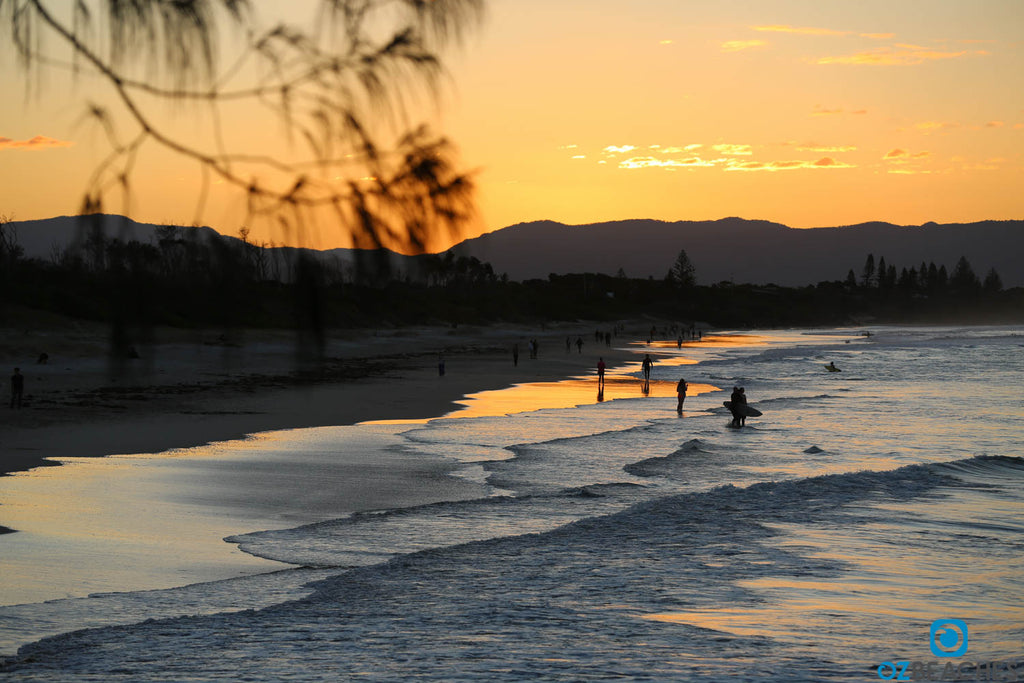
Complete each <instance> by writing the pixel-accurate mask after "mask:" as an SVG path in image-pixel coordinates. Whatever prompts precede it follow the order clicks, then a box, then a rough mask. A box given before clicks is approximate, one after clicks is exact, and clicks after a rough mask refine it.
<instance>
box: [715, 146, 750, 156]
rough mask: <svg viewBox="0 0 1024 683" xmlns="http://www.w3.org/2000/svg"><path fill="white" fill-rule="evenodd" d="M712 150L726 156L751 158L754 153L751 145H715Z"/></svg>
mask: <svg viewBox="0 0 1024 683" xmlns="http://www.w3.org/2000/svg"><path fill="white" fill-rule="evenodd" d="M711 149H713V150H715V151H716V152H718V153H719V154H724V155H726V156H750V155H751V154H753V153H754V150H753V148H752V147H751V146H750V145H713V146H712V147H711Z"/></svg>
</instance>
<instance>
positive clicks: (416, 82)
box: [0, 0, 483, 249]
mask: <svg viewBox="0 0 1024 683" xmlns="http://www.w3.org/2000/svg"><path fill="white" fill-rule="evenodd" d="M262 6H263V7H265V6H266V5H262ZM256 8H257V5H256V4H255V3H252V2H250V0H131V1H129V0H74V1H73V2H72V3H70V7H69V6H68V4H67V3H63V2H47V1H45V0H0V22H2V24H3V25H6V28H7V29H8V30H9V34H10V45H12V46H13V48H14V49H15V51H16V53H17V55H18V57H19V60H20V65H21V67H22V68H23V69H24V70H25V71H26V72H32V71H33V70H35V69H41V68H59V67H62V66H63V67H65V68H68V69H71V70H73V71H74V72H75V73H76V74H78V75H82V74H89V75H91V76H95V77H98V78H99V79H100V80H101V81H103V82H105V83H106V84H108V85H109V86H110V87H111V88H112V90H113V92H114V94H115V95H116V100H115V101H116V103H117V107H118V108H119V109H120V111H112V110H108V108H107V107H105V106H101V105H99V104H92V103H90V104H88V105H87V109H88V113H89V115H90V116H91V117H92V118H93V119H94V120H95V121H96V122H97V123H98V124H99V125H100V127H101V128H102V129H103V130H104V131H105V133H106V136H107V139H108V141H109V143H110V149H111V151H110V154H109V156H108V157H107V158H106V159H105V160H103V161H102V162H101V163H100V164H99V165H98V166H97V167H96V169H95V172H94V174H93V176H92V178H90V179H89V181H88V183H87V186H86V190H85V193H84V198H83V201H82V211H83V213H95V212H99V211H102V210H103V207H104V200H105V199H106V198H107V197H108V196H109V195H110V193H112V192H114V191H118V192H121V193H123V195H124V197H125V198H126V200H125V201H126V206H127V202H128V201H129V200H130V197H131V196H132V176H133V171H134V169H135V163H136V159H137V157H138V155H139V153H140V150H142V149H143V148H144V147H145V146H147V145H155V146H158V147H162V148H164V149H166V150H170V151H171V152H173V153H175V154H177V155H179V156H180V157H183V158H186V159H190V160H192V161H194V162H196V164H197V165H198V167H199V168H200V169H201V175H202V178H203V190H202V192H201V193H200V197H199V198H198V200H197V206H196V216H197V218H198V217H199V216H201V215H202V211H203V208H204V202H205V201H206V196H207V193H208V192H209V187H210V185H211V183H213V182H215V181H216V182H221V183H224V184H226V185H228V186H230V187H233V188H234V189H235V191H236V192H237V193H239V195H240V196H242V197H244V198H245V202H246V206H247V207H248V213H249V214H250V216H272V217H273V218H274V219H275V220H277V221H278V222H279V223H280V225H281V226H282V227H284V228H285V229H286V230H299V229H301V228H302V226H303V225H305V224H307V223H308V222H310V221H312V220H314V218H315V217H316V216H317V215H320V213H321V211H322V210H324V209H327V210H329V211H330V212H332V214H333V215H334V216H335V217H336V218H337V220H338V222H339V227H340V229H342V230H346V231H348V232H349V233H350V234H351V235H352V236H353V239H354V240H355V242H356V243H357V244H359V245H361V246H378V245H381V244H388V245H390V246H393V247H398V248H406V249H419V248H422V247H423V245H424V244H426V242H427V240H428V238H429V237H431V236H433V235H436V234H437V233H439V232H441V233H443V232H446V231H447V232H451V233H454V232H455V231H457V230H458V229H459V227H460V226H461V224H462V223H463V221H464V220H465V219H466V218H467V217H468V215H469V212H470V210H471V207H472V204H471V201H470V199H471V191H472V183H471V181H470V178H469V177H468V176H467V174H465V173H462V172H460V171H459V170H458V169H457V168H456V165H455V163H454V161H453V149H452V147H451V145H450V144H449V143H448V142H447V141H446V140H444V139H443V138H441V137H439V136H437V135H435V134H433V133H432V132H431V131H429V129H428V128H427V127H426V126H424V125H422V124H417V123H414V122H413V121H412V120H411V115H410V112H411V110H412V108H413V106H414V105H416V104H419V103H421V102H422V101H423V98H424V96H425V95H430V94H432V93H435V92H436V90H437V86H438V84H439V82H440V78H441V76H442V75H443V73H444V70H443V66H442V62H441V58H440V52H441V51H442V50H443V49H444V48H445V47H446V46H447V45H448V44H450V43H451V42H453V41H458V40H459V39H461V38H462V37H463V36H464V34H465V33H466V32H467V31H468V30H470V29H471V28H473V27H474V25H475V24H476V23H478V21H479V20H480V19H481V17H482V13H483V0H433V1H431V0H319V3H318V16H317V18H316V21H315V22H314V25H313V27H311V28H308V29H303V28H298V27H296V26H292V25H289V24H286V23H280V24H277V25H274V26H271V27H270V28H267V29H261V27H260V25H259V22H258V20H257V18H256V12H255V10H256ZM97 25H98V26H97ZM44 37H46V38H50V39H52V38H53V37H55V38H56V39H57V40H58V41H59V42H60V43H61V44H62V46H63V47H66V48H67V49H68V50H70V53H71V55H72V58H71V61H70V62H67V63H62V62H60V61H59V60H58V59H57V57H56V56H55V54H57V53H59V52H60V50H56V51H55V50H54V49H53V48H49V47H47V48H44V46H43V45H44V44H43V39H44ZM225 42H226V43H228V44H229V45H230V46H232V47H234V46H240V47H234V49H233V50H232V52H233V53H235V54H234V59H233V60H232V61H231V63H230V65H229V66H228V67H222V66H221V58H220V52H219V50H220V48H221V46H222V45H223V44H224V43H225ZM239 103H244V105H245V108H243V109H239V108H238V105H239ZM183 104H184V105H189V104H191V105H201V106H203V107H205V108H206V109H207V110H208V112H209V114H210V117H211V119H212V120H213V121H214V122H215V129H216V130H215V135H214V138H215V142H214V143H212V144H207V143H195V142H193V141H192V140H188V139H182V138H181V137H179V136H176V135H175V134H174V133H173V132H172V131H171V130H169V129H168V128H167V127H166V126H165V125H163V124H162V123H161V122H162V120H163V119H161V118H160V114H161V113H162V112H161V111H160V110H161V108H163V109H167V105H177V106H181V105H183ZM229 104H230V105H231V110H230V111H228V106H227V105H229ZM257 107H258V108H261V109H263V110H266V111H268V112H270V113H272V114H274V115H275V116H276V117H277V118H278V119H279V120H280V121H282V122H283V123H284V124H285V129H286V131H287V133H288V136H289V139H290V140H291V141H292V143H293V145H294V147H296V148H298V150H301V151H298V152H297V158H287V159H282V158H277V157H275V156H270V155H267V154H264V153H262V151H261V149H260V148H261V146H262V145H261V144H260V141H258V140H256V141H253V143H252V145H251V146H248V147H247V146H244V145H243V146H242V147H241V148H238V147H232V146H231V145H234V144H237V143H234V142H233V143H228V142H226V136H225V135H224V132H225V130H230V129H231V127H232V126H233V125H234V124H235V123H236V119H237V117H238V116H240V115H241V116H247V115H248V114H249V113H251V111H252V110H253V108H257ZM240 111H241V112H242V113H241V114H239V112H240ZM115 114H116V116H115ZM123 115H127V117H128V119H129V120H130V122H131V128H132V129H133V130H132V131H130V132H129V134H128V135H124V133H123V132H122V131H120V130H119V129H118V126H117V125H116V124H115V120H122V119H123ZM121 125H122V126H124V124H121ZM288 236H290V237H294V234H293V235H288Z"/></svg>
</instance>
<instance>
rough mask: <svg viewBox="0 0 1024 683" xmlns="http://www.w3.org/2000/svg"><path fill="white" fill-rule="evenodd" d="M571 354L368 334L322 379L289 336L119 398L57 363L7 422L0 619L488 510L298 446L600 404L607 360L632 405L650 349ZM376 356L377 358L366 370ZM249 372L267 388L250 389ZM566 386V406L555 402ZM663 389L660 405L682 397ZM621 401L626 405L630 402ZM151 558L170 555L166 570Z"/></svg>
mask: <svg viewBox="0 0 1024 683" xmlns="http://www.w3.org/2000/svg"><path fill="white" fill-rule="evenodd" d="M586 327H587V325H586V324H585V323H581V324H580V325H574V326H572V329H574V330H576V329H578V330H580V332H582V331H583V330H584V329H586ZM520 335H521V336H522V337H523V339H524V340H525V339H530V338H537V339H538V340H539V341H540V353H539V356H538V358H537V359H530V358H529V353H528V352H527V350H526V346H525V341H522V342H520V358H519V364H518V366H516V365H514V364H513V362H512V355H511V350H510V349H511V344H512V343H515V341H516V340H519V338H520ZM567 336H570V337H571V339H572V340H575V339H576V337H577V336H582V334H580V335H576V334H571V335H570V334H567V328H563V327H559V328H551V327H549V328H548V329H546V330H544V331H542V332H533V331H530V330H518V329H517V330H509V329H505V328H486V329H475V328H474V329H467V330H462V331H455V332H453V331H451V330H440V329H436V328H435V329H419V330H405V331H395V332H393V333H390V334H389V335H387V336H374V335H372V333H367V334H364V335H362V336H360V335H358V334H357V335H355V338H354V339H337V340H332V344H333V345H334V347H335V348H333V349H332V351H334V352H341V351H345V352H346V353H347V357H346V359H345V360H339V358H338V357H337V356H334V355H333V354H332V358H333V360H331V361H329V362H328V364H327V369H326V370H325V371H324V373H322V374H319V373H317V374H313V373H310V372H308V371H306V372H303V371H296V370H295V369H294V367H293V365H294V356H293V355H292V351H291V347H290V346H289V345H288V344H287V343H282V339H281V338H280V336H277V337H275V338H274V339H267V338H265V337H264V338H260V339H258V340H253V341H252V342H251V343H250V344H248V345H247V350H246V352H245V353H240V354H239V355H237V356H236V357H235V358H234V359H233V361H232V362H233V363H234V365H233V366H232V367H231V368H230V369H229V370H226V369H225V368H223V367H221V359H220V358H219V356H218V354H219V353H220V350H219V349H216V348H213V353H210V351H211V347H206V348H199V347H196V346H193V345H185V348H184V351H183V349H181V348H179V349H177V350H175V349H174V348H171V346H173V345H168V346H166V347H164V346H163V345H161V347H158V351H159V353H155V354H154V356H155V358H154V360H153V363H152V369H151V370H150V371H149V373H148V374H145V375H144V374H142V373H137V374H136V375H135V376H134V377H128V379H131V380H132V381H131V383H129V382H127V381H124V380H123V379H122V381H121V383H120V384H118V385H114V386H111V385H110V384H108V383H106V381H105V380H107V379H109V377H108V376H105V375H104V372H103V367H102V366H103V363H100V362H97V358H96V357H95V355H83V356H82V357H80V358H78V359H71V357H68V358H67V359H62V360H64V362H62V363H59V364H54V365H49V366H47V368H45V369H46V370H48V371H49V373H48V374H46V373H43V372H41V370H43V369H44V368H34V367H28V368H25V370H24V371H25V374H26V376H27V380H26V396H31V397H32V398H31V404H29V405H28V406H26V407H25V408H23V409H21V410H8V409H7V408H6V406H4V407H3V409H2V415H3V418H2V419H0V426H2V427H3V428H4V433H5V438H4V439H3V443H2V444H0V458H2V460H0V462H2V463H3V469H4V470H5V473H8V474H14V475H15V476H13V477H3V478H0V482H3V481H4V480H6V483H4V484H3V487H4V490H5V491H6V494H5V497H6V500H5V504H4V505H3V506H0V523H2V524H3V525H4V526H3V527H2V528H0V533H3V532H5V531H6V532H7V533H4V534H3V536H2V538H4V540H3V541H0V543H4V544H5V546H7V547H8V549H9V550H11V551H12V552H13V554H12V555H11V556H10V558H9V560H8V561H7V562H6V563H4V564H5V572H6V573H7V574H8V575H9V576H10V577H11V579H12V581H10V582H9V585H7V586H6V587H5V591H4V592H3V596H2V597H3V599H2V600H0V603H2V604H8V605H10V604H23V603H26V602H33V603H34V602H39V601H45V600H52V599H57V598H60V597H73V596H79V597H82V596H84V595H85V594H90V593H103V592H107V591H120V590H123V589H125V587H127V589H128V590H143V589H153V588H168V587H176V586H180V585H189V584H193V583H202V582H208V581H211V580H219V579H224V578H232V577H236V576H240V575H249V574H252V573H253V572H254V571H255V572H256V573H259V572H262V571H266V569H267V568H268V567H271V566H273V565H274V564H276V561H274V560H268V559H264V558H261V557H259V556H258V555H255V554H251V553H248V552H245V551H243V550H241V548H240V547H238V546H236V545H235V544H233V543H227V544H225V543H224V539H225V536H229V535H237V534H245V533H249V532H252V531H257V530H264V529H275V528H291V527H294V526H296V525H300V524H307V523H313V522H317V521H321V520H325V519H334V518H339V517H342V516H344V515H346V514H351V513H354V512H361V511H370V510H379V509H391V508H396V507H407V506H415V505H423V504H428V503H434V502H441V501H448V500H461V499H469V498H475V497H479V496H481V495H486V492H485V491H484V490H483V488H482V486H481V484H479V483H476V482H473V481H470V480H467V479H462V478H460V477H453V476H452V472H453V470H455V469H457V467H458V465H457V464H455V463H452V462H447V461H445V460H444V459H443V458H440V459H439V458H436V457H435V456H412V455H410V454H408V453H392V452H389V451H387V450H381V449H380V448H379V443H380V442H379V441H374V442H373V444H376V445H375V446H360V445H358V444H356V445H355V446H351V447H346V448H343V449H341V450H339V449H338V448H337V447H331V448H330V450H323V448H322V447H321V446H320V444H319V442H318V441H317V437H316V435H312V437H313V440H312V441H304V439H308V438H310V436H311V435H308V434H304V433H303V431H302V430H303V429H305V428H310V427H327V428H330V427H335V428H338V429H340V430H345V429H347V428H348V427H347V426H349V425H356V424H367V425H370V426H372V425H373V424H378V425H381V426H380V427H376V428H372V429H373V430H374V432H375V433H381V434H384V433H387V432H388V431H389V430H390V429H393V428H392V427H387V426H386V423H387V422H389V421H398V422H399V423H401V422H404V421H415V422H418V421H426V420H429V419H435V418H437V417H441V416H444V415H453V414H458V413H465V415H466V416H473V415H480V414H481V411H483V412H489V413H490V414H505V413H507V412H519V411H520V410H523V409H529V410H533V409H537V408H538V407H554V405H553V403H558V402H560V401H561V402H562V403H560V404H559V405H562V406H564V405H577V404H579V403H581V402H593V401H594V400H595V396H596V393H595V390H596V386H597V381H596V363H597V359H598V358H599V357H601V358H604V360H605V362H606V364H607V365H608V368H609V373H611V376H610V377H609V387H612V385H613V384H615V383H619V385H620V388H621V389H622V391H626V390H627V389H626V387H627V386H628V391H629V395H632V394H633V393H634V392H636V391H637V383H636V382H635V381H632V380H631V378H628V377H624V376H622V375H616V374H615V371H616V369H617V368H622V367H623V366H627V365H630V364H632V365H634V366H635V365H638V363H639V359H640V357H641V356H638V355H637V354H638V352H639V353H641V354H642V353H643V352H644V349H643V347H642V346H637V345H635V344H633V343H632V342H627V340H629V339H634V338H637V337H638V336H639V335H634V334H633V333H632V332H628V331H627V332H626V333H624V334H622V335H620V336H619V337H618V338H617V340H616V341H617V342H618V343H617V344H613V346H611V347H608V346H605V345H603V344H602V345H600V346H597V345H596V344H595V343H594V329H593V327H591V328H590V336H589V340H588V342H589V343H587V344H586V345H585V346H584V348H583V351H582V352H580V351H578V350H577V348H576V347H575V345H574V346H573V347H572V349H571V350H570V352H568V353H567V352H566V345H565V339H566V337H567ZM505 340H510V341H508V343H507V346H506V345H504V344H503V343H502V342H503V341H505ZM368 341H369V342H370V346H372V348H370V349H369V350H370V351H374V352H376V353H373V354H367V353H366V351H367V348H368V344H367V342H368ZM588 347H589V352H588ZM439 349H440V350H442V351H443V352H444V358H445V370H446V372H445V374H444V376H440V375H439V372H438V367H437V353H438V350H439ZM357 352H359V353H361V354H362V355H357ZM649 352H650V353H652V354H654V353H656V352H657V348H656V347H652V348H651V349H649ZM197 353H198V354H199V356H202V358H199V359H198V360H197V356H196V354H197ZM176 354H177V355H176ZM247 354H248V355H247ZM182 359H186V360H188V359H191V360H188V362H182ZM253 367H257V368H259V369H271V370H274V374H269V373H258V372H256V373H254V372H252V371H251V368H253ZM126 377H127V376H126ZM43 378H45V379H43ZM581 378H582V379H581ZM154 379H155V380H157V381H153V380H154ZM567 380H568V381H567ZM32 381H35V382H40V383H42V382H44V381H45V382H47V384H46V385H45V386H46V390H45V391H37V392H35V393H32V392H31V391H30V390H29V386H31V384H29V382H32ZM559 384H565V385H567V386H569V387H571V391H568V392H566V393H560V392H558V391H555V390H554V389H553V387H557V386H558V385H559ZM665 384H666V386H665V387H660V388H659V389H660V391H659V392H657V393H656V394H655V395H661V393H660V392H664V391H665V390H667V389H670V388H671V389H674V387H667V383H665ZM510 387H521V388H522V389H523V390H525V392H526V395H525V396H520V395H519V393H520V392H515V391H514V392H513V395H512V398H513V401H512V403H509V402H508V401H502V400H501V398H502V397H504V398H507V397H508V395H507V392H504V391H503V390H507V389H509V388H510ZM581 389H582V391H581ZM610 390H611V391H615V392H616V394H615V396H614V397H616V398H617V397H619V396H620V394H619V393H618V391H619V389H615V390H612V389H610ZM538 391H539V393H538ZM499 395H500V396H499ZM621 395H622V396H625V395H626V394H625V393H622V394H621ZM274 432H277V433H274ZM338 433H339V434H340V433H341V432H338ZM254 435H255V439H256V441H257V442H258V443H257V444H256V445H253V446H249V445H248V444H247V441H248V439H247V437H253V436H254ZM375 438H379V437H375ZM331 443H339V442H336V441H333V440H332V441H331ZM366 448H370V449H371V450H366ZM175 451H180V452H179V453H176V452H175ZM152 454H158V455H157V456H156V457H155V458H154V457H151V456H152ZM106 456H128V457H127V458H122V457H106ZM46 458H49V459H46ZM161 463H162V464H161ZM45 465H52V466H56V465H60V467H43V466H45ZM19 468H20V469H19ZM35 468H39V469H36V471H35V472H32V473H29V472H27V470H30V469H35ZM271 475H272V477H273V482H274V483H273V486H269V487H268V486H267V485H266V484H267V482H268V481H269V480H268V479H267V477H268V476H271ZM182 503H186V504H187V507H186V508H182V507H181V504H182ZM183 509H187V510H188V513H187V514H183V513H182V510H183ZM126 513H127V514H128V515H130V516H129V517H126V516H125V515H126ZM11 532H19V533H11ZM20 532H24V533H20ZM54 533H57V534H59V535H60V536H61V538H63V539H64V540H63V541H62V542H61V543H60V544H59V547H58V546H54V545H52V543H51V542H49V541H47V537H49V536H51V535H52V534H54ZM154 543H159V544H162V546H163V548H162V549H161V550H160V551H159V552H158V553H156V554H154V553H153V548H152V546H153V544H154ZM169 548H173V550H171V551H170V554H168V549H169ZM112 554H113V555H117V556H119V557H121V558H123V559H125V563H123V564H125V565H126V566H131V567H132V568H133V569H132V570H131V571H132V574H131V577H130V578H129V577H125V576H121V577H119V578H113V577H111V576H108V573H109V568H108V567H106V561H105V558H107V557H109V556H110V555H112ZM243 555H244V557H242V556H243ZM14 558H16V561H15V559H14ZM129 560H130V561H129ZM55 566H60V567H63V568H64V569H63V570H62V572H61V573H60V576H59V577H57V576H55V575H51V576H49V578H46V579H41V578H40V577H42V576H44V575H45V574H46V572H45V571H43V569H44V568H46V567H50V568H52V567H55Z"/></svg>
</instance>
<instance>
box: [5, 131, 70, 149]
mask: <svg viewBox="0 0 1024 683" xmlns="http://www.w3.org/2000/svg"><path fill="white" fill-rule="evenodd" d="M73 144H75V143H73V142H68V141H66V140H57V139H55V138H49V137H46V136H45V135H37V136H35V137H34V138H32V139H30V140H12V139H11V138H5V137H0V150H3V149H25V150H42V149H53V148H54V147H70V146H71V145H73Z"/></svg>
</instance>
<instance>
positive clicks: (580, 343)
mask: <svg viewBox="0 0 1024 683" xmlns="http://www.w3.org/2000/svg"><path fill="white" fill-rule="evenodd" d="M576 349H577V351H578V352H579V353H583V337H576Z"/></svg>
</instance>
